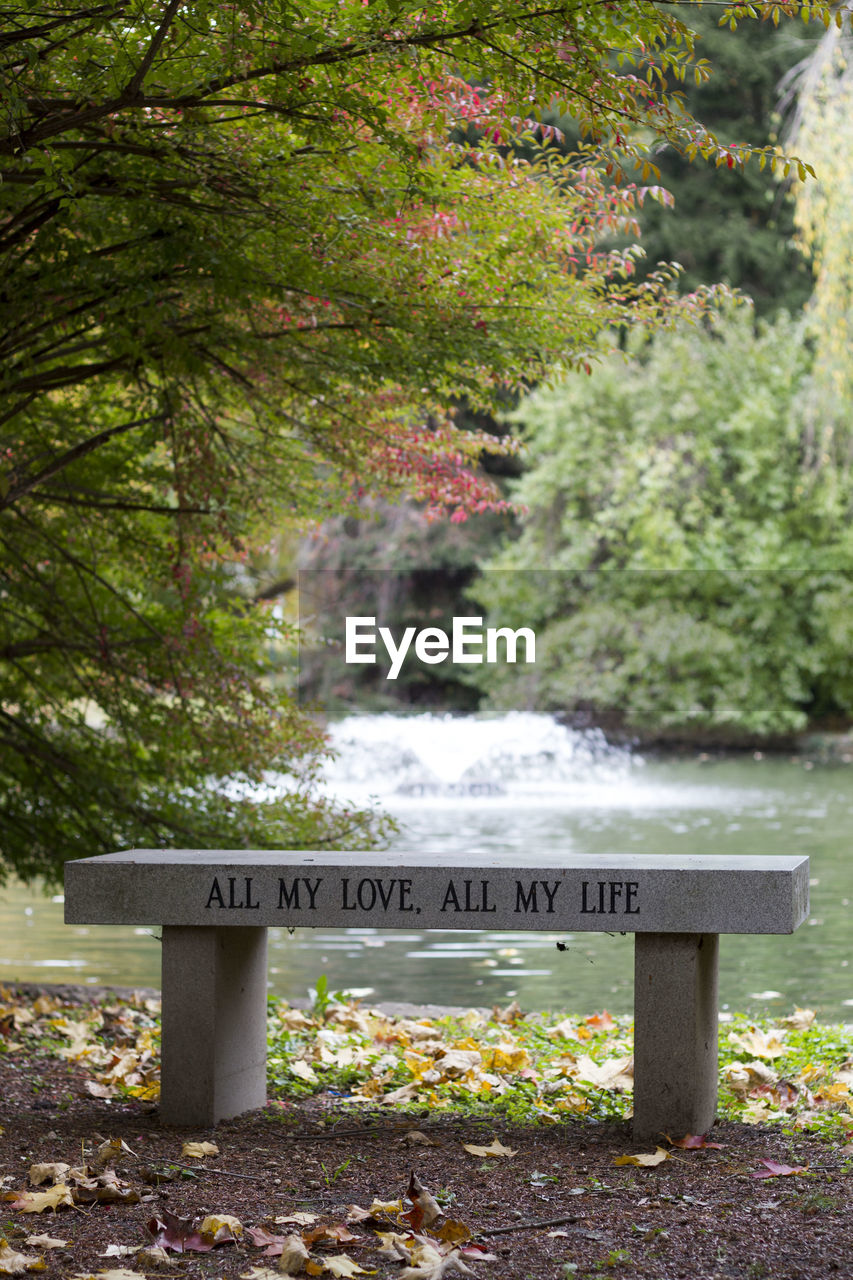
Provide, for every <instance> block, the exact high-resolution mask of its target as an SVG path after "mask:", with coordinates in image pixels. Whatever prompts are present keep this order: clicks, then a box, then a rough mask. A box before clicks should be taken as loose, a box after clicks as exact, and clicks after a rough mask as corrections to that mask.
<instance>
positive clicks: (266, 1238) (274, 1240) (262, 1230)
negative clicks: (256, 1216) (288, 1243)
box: [246, 1227, 285, 1258]
mask: <svg viewBox="0 0 853 1280" xmlns="http://www.w3.org/2000/svg"><path fill="white" fill-rule="evenodd" d="M246 1235H247V1236H248V1237H249V1239H250V1240H251V1242H252V1244H253V1245H255V1246H256V1247H257V1248H258V1249H263V1251H264V1252H263V1256H264V1257H265V1258H277V1257H279V1255H280V1254H281V1249H282V1245H283V1244H284V1240H285V1237H284V1236H277V1235H274V1234H273V1233H272V1232H271V1231H267V1229H266V1227H247V1228H246Z"/></svg>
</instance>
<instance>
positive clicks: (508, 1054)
mask: <svg viewBox="0 0 853 1280" xmlns="http://www.w3.org/2000/svg"><path fill="white" fill-rule="evenodd" d="M483 1066H484V1067H485V1068H486V1070H487V1071H523V1070H524V1069H525V1067H529V1066H530V1055H529V1053H528V1052H527V1050H526V1049H521V1048H519V1046H518V1045H515V1044H496V1045H495V1047H494V1048H493V1049H486V1051H485V1052H484V1054H483Z"/></svg>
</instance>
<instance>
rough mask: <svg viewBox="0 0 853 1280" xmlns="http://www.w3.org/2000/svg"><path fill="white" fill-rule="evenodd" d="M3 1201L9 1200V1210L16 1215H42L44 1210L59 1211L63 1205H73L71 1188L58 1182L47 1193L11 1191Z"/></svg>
mask: <svg viewBox="0 0 853 1280" xmlns="http://www.w3.org/2000/svg"><path fill="white" fill-rule="evenodd" d="M4 1199H10V1200H11V1205H10V1208H11V1209H13V1210H16V1211H17V1212H18V1213H44V1212H45V1210H46V1209H59V1208H61V1206H62V1205H65V1204H67V1205H73V1204H74V1201H73V1199H72V1197H71V1188H70V1187H67V1186H66V1185H65V1183H64V1182H58V1183H57V1184H56V1186H55V1187H49V1188H48V1190H47V1191H22V1192H21V1193H20V1194H17V1193H16V1192H14V1191H13V1192H10V1193H9V1194H8V1196H6V1197H4Z"/></svg>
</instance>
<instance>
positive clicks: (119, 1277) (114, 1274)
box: [71, 1267, 143, 1280]
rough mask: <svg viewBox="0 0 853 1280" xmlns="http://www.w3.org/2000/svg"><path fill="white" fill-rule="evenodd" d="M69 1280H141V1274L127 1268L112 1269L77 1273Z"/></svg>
mask: <svg viewBox="0 0 853 1280" xmlns="http://www.w3.org/2000/svg"><path fill="white" fill-rule="evenodd" d="M71 1280H143V1273H142V1272H141V1271H128V1269H127V1267H114V1268H113V1269H112V1270H111V1271H97V1272H94V1273H93V1272H91V1271H84V1272H78V1273H77V1275H75V1276H72V1277H71Z"/></svg>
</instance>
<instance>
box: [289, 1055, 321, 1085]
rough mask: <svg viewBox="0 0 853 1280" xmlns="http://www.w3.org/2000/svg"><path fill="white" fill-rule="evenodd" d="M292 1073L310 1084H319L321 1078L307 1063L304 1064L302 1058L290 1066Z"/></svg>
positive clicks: (295, 1060) (296, 1059)
mask: <svg viewBox="0 0 853 1280" xmlns="http://www.w3.org/2000/svg"><path fill="white" fill-rule="evenodd" d="M289 1065H290V1072H291V1074H292V1075H294V1076H298V1078H299V1079H300V1080H305V1081H306V1082H307V1083H308V1084H319V1083H320V1081H319V1078H318V1076H317V1073H316V1072H315V1070H314V1068H313V1067H312V1066H310V1065H309V1063H307V1062H303V1061H302V1059H301V1058H295V1059H294V1060H293V1062H291V1063H290V1064H289Z"/></svg>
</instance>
